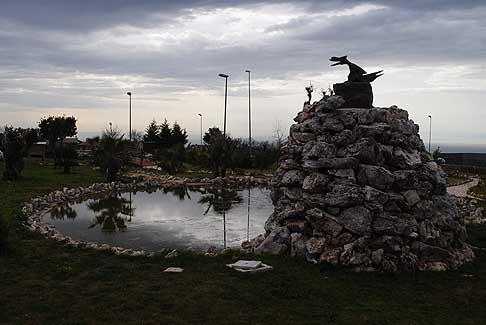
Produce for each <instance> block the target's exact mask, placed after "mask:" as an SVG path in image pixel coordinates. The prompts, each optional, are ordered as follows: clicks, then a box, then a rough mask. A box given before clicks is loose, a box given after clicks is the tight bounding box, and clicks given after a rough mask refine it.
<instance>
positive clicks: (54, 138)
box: [39, 116, 77, 167]
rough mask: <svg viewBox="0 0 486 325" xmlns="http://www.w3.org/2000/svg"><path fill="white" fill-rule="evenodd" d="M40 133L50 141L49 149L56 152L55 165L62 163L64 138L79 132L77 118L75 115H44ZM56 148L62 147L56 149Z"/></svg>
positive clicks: (40, 123) (40, 124)
mask: <svg viewBox="0 0 486 325" xmlns="http://www.w3.org/2000/svg"><path fill="white" fill-rule="evenodd" d="M39 129H40V135H41V137H42V138H44V139H45V140H47V141H48V144H49V147H48V149H49V151H50V152H54V166H55V167H56V166H58V165H62V160H63V158H62V155H63V151H64V150H63V149H62V146H63V145H64V139H66V138H67V137H73V136H75V135H76V134H77V127H76V118H75V117H74V116H70V117H69V116H68V117H66V116H49V117H48V118H45V117H43V118H42V119H41V120H40V122H39ZM56 148H60V149H58V150H56Z"/></svg>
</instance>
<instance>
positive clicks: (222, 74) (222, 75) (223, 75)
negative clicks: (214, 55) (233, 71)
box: [218, 73, 229, 78]
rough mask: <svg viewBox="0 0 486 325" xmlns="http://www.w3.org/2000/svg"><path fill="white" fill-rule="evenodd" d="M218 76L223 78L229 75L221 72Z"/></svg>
mask: <svg viewBox="0 0 486 325" xmlns="http://www.w3.org/2000/svg"><path fill="white" fill-rule="evenodd" d="M218 76H220V77H221V78H228V77H229V76H228V75H227V74H224V73H220V74H219V75H218Z"/></svg>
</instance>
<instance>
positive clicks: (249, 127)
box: [245, 70, 251, 160]
mask: <svg viewBox="0 0 486 325" xmlns="http://www.w3.org/2000/svg"><path fill="white" fill-rule="evenodd" d="M245 72H247V73H248V151H249V154H250V160H251V91H250V75H251V71H250V70H246V71H245Z"/></svg>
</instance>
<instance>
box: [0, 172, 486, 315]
mask: <svg viewBox="0 0 486 325" xmlns="http://www.w3.org/2000/svg"><path fill="white" fill-rule="evenodd" d="M78 173H79V174H77V175H76V174H75V175H69V176H64V175H57V174H56V173H55V172H54V171H52V170H50V168H46V167H39V166H36V165H30V166H29V167H28V170H27V171H26V179H25V180H24V181H22V184H21V185H20V184H16V185H7V186H10V187H9V190H7V187H6V184H4V183H0V184H1V189H0V195H1V198H2V206H1V210H0V211H2V213H5V212H8V216H9V218H11V220H12V218H14V217H13V216H14V215H15V212H16V211H17V207H18V205H19V204H20V203H21V202H22V201H23V200H24V199H25V198H27V197H29V196H31V195H38V194H41V193H43V192H45V191H48V190H51V189H55V188H62V187H63V186H65V185H68V184H69V183H71V184H72V185H74V184H76V185H78V184H83V183H85V182H92V181H97V180H99V179H98V176H97V175H96V174H94V173H93V172H92V171H91V170H89V169H86V168H81V169H78ZM39 174H42V176H41V175H39ZM29 175H30V176H29ZM52 176H56V177H54V178H52ZM41 180H43V181H45V182H46V183H45V185H43V184H42V182H41ZM56 184H58V185H56ZM17 186H18V187H17ZM12 187H14V188H15V193H16V194H15V195H13V194H12V193H10V191H13V190H14V189H13V188H12ZM5 198H6V199H5ZM6 200H7V201H6ZM15 224H16V222H15ZM13 231H14V232H15V238H14V240H13V243H12V245H13V246H14V247H12V248H11V250H10V252H9V253H8V255H7V256H3V257H0V323H10V324H62V323H69V324H93V323H101V324H102V323H106V324H108V323H117V324H120V323H127V324H130V323H139V324H159V323H165V324H183V323H207V324H249V323H274V324H278V323H284V324H286V323H295V324H335V323H349V324H360V323H370V324H387V323H388V324H411V323H422V324H432V323H443V324H459V323H462V324H476V323H482V322H484V319H486V309H485V308H484V301H486V272H485V271H486V255H485V254H484V253H480V252H479V253H478V259H477V260H476V261H475V263H474V264H471V265H468V266H466V267H464V268H463V269H462V270H461V271H459V272H449V273H439V274H436V273H417V274H399V275H389V274H354V273H350V272H347V271H344V270H330V269H326V268H322V267H319V266H314V265H310V264H308V263H306V262H303V261H300V260H297V259H290V258H283V257H263V258H262V259H263V261H264V262H266V263H269V264H271V265H273V266H274V267H275V270H274V271H272V272H269V273H265V274H257V275H248V274H239V273H236V272H234V271H232V270H230V269H228V268H227V267H226V266H225V264H226V263H229V262H232V261H234V260H235V259H237V258H238V257H239V256H238V255H237V254H238V253H234V252H231V253H228V254H226V255H223V256H219V257H214V258H211V257H204V256H198V255H192V254H182V255H181V256H178V257H176V258H174V259H171V260H166V259H162V258H130V257H122V256H114V255H111V254H108V253H102V252H95V251H91V250H79V249H73V248H68V247H63V246H62V245H60V244H58V243H54V242H51V241H48V240H45V239H43V238H41V237H40V236H38V235H35V234H31V233H29V232H27V231H25V230H22V229H21V228H15V229H14V230H13ZM470 234H471V240H472V242H473V244H474V245H477V246H481V247H485V246H486V232H485V231H484V228H482V227H479V226H478V227H473V228H470ZM167 266H181V267H184V268H185V271H184V273H182V274H164V273H161V269H163V268H165V267H167Z"/></svg>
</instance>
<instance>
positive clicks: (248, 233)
mask: <svg viewBox="0 0 486 325" xmlns="http://www.w3.org/2000/svg"><path fill="white" fill-rule="evenodd" d="M250 191H251V190H250V188H248V218H247V219H248V220H247V224H246V241H250V195H251V194H250V193H251V192H250Z"/></svg>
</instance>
